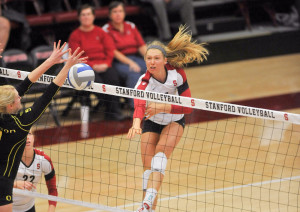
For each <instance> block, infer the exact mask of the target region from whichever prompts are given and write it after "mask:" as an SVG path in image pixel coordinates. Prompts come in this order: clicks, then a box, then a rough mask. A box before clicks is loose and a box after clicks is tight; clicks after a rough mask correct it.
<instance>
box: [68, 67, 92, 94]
mask: <svg viewBox="0 0 300 212" xmlns="http://www.w3.org/2000/svg"><path fill="white" fill-rule="evenodd" d="M68 80H69V83H70V85H71V86H72V87H73V88H75V89H76V90H82V89H85V88H87V87H89V86H91V85H92V84H93V83H94V80H95V73H94V70H93V69H92V68H91V66H89V65H87V64H85V63H78V64H75V65H73V66H72V67H71V68H70V70H69V73H68Z"/></svg>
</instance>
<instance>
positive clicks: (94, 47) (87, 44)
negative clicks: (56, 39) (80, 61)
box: [69, 26, 115, 67]
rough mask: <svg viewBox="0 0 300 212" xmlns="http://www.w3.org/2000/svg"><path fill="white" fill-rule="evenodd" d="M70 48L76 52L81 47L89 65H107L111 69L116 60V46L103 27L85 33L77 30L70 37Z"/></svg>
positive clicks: (96, 27)
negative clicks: (113, 61) (114, 59)
mask: <svg viewBox="0 0 300 212" xmlns="http://www.w3.org/2000/svg"><path fill="white" fill-rule="evenodd" d="M69 47H70V48H71V49H72V50H73V51H75V50H76V48H77V47H80V48H81V49H83V50H84V51H85V53H84V55H83V56H88V57H89V58H88V60H87V64H88V65H89V66H91V67H93V66H94V65H95V64H103V63H105V64H107V65H108V67H111V63H112V60H113V58H114V50H115V45H114V42H113V40H112V39H111V37H110V36H109V35H108V34H107V33H106V32H104V31H103V29H102V28H101V27H98V26H95V27H94V29H93V30H92V31H89V32H84V31H82V30H80V29H79V28H77V29H76V30H74V31H73V32H72V33H71V35H70V37H69Z"/></svg>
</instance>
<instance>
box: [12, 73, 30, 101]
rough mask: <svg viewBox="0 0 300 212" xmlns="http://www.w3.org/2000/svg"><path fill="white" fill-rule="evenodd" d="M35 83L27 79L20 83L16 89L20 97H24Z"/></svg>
mask: <svg viewBox="0 0 300 212" xmlns="http://www.w3.org/2000/svg"><path fill="white" fill-rule="evenodd" d="M32 85H33V83H32V82H31V81H30V80H29V79H28V77H26V78H25V79H24V80H23V81H22V82H20V83H19V84H18V85H17V86H16V87H15V88H16V90H17V91H18V93H19V96H24V94H25V93H26V92H27V91H28V90H29V89H30V87H31V86H32Z"/></svg>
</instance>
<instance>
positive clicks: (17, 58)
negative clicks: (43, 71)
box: [2, 49, 33, 71]
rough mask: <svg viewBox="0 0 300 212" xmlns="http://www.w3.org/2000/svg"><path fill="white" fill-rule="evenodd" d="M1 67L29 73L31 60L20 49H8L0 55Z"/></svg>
mask: <svg viewBox="0 0 300 212" xmlns="http://www.w3.org/2000/svg"><path fill="white" fill-rule="evenodd" d="M2 59H3V61H2V62H3V67H5V68H11V69H16V70H22V71H31V70H32V68H33V66H32V59H31V57H30V56H29V55H28V54H27V53H26V52H25V51H23V50H21V49H8V50H5V51H4V52H3V53H2Z"/></svg>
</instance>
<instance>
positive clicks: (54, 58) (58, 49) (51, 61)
mask: <svg viewBox="0 0 300 212" xmlns="http://www.w3.org/2000/svg"><path fill="white" fill-rule="evenodd" d="M60 44H61V41H58V43H57V44H56V42H54V43H53V52H52V54H51V55H50V57H49V58H48V59H47V60H45V61H44V62H43V63H42V64H41V65H39V66H38V67H37V68H36V69H34V70H33V71H32V72H31V73H30V74H29V75H28V78H29V80H30V81H31V82H36V81H37V80H38V79H39V78H40V77H41V76H42V74H44V73H45V72H46V71H47V70H48V69H49V68H51V67H52V66H53V65H55V64H58V63H63V62H65V61H66V60H64V59H62V56H63V55H64V54H65V53H67V52H68V50H65V51H63V50H64V48H65V46H66V44H67V43H66V42H65V43H64V44H63V45H62V46H60Z"/></svg>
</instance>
